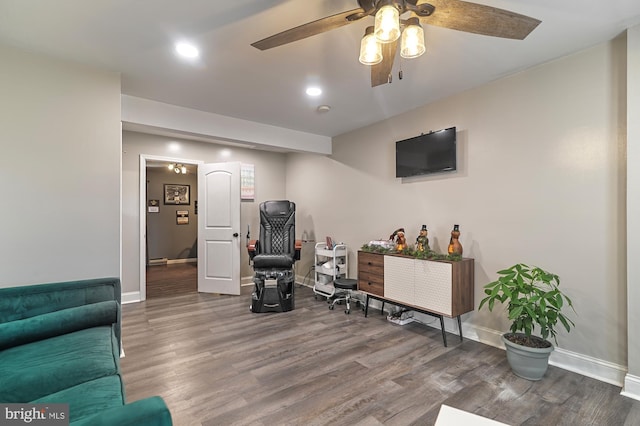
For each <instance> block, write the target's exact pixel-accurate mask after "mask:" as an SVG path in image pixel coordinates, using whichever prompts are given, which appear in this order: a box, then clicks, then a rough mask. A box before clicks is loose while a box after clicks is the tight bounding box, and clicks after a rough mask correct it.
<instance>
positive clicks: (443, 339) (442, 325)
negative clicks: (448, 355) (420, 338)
mask: <svg viewBox="0 0 640 426" xmlns="http://www.w3.org/2000/svg"><path fill="white" fill-rule="evenodd" d="M439 317H440V328H441V329H442V341H443V342H444V347H445V348H446V347H447V333H446V332H445V331H444V318H443V316H442V315H439Z"/></svg>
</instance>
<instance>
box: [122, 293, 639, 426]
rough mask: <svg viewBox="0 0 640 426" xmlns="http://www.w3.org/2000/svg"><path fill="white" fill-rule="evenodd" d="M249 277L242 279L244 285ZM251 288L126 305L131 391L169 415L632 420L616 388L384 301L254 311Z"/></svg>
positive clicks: (242, 420)
mask: <svg viewBox="0 0 640 426" xmlns="http://www.w3.org/2000/svg"><path fill="white" fill-rule="evenodd" d="M247 289H248V288H247ZM249 304H250V295H243V296H235V297H234V296H220V295H209V294H198V293H190V294H183V295H179V296H174V297H164V298H157V299H150V300H147V301H146V302H144V303H138V304H131V305H125V306H123V332H122V335H123V342H124V350H125V353H126V357H125V358H123V359H122V360H121V363H122V370H123V377H124V381H125V386H126V392H127V399H128V400H129V401H133V400H136V399H140V398H144V397H147V396H151V395H160V396H162V397H163V398H164V399H165V401H166V402H167V404H168V406H169V408H170V410H171V412H172V416H173V420H174V424H176V425H207V426H213V425H216V426H218V425H432V424H434V422H435V420H436V417H437V415H438V410H439V409H440V405H441V404H447V405H449V406H452V407H455V408H459V409H462V410H465V411H469V412H472V413H476V414H479V415H481V416H485V417H489V418H494V419H496V420H498V421H501V422H504V423H507V424H510V425H572V426H573V425H607V426H610V425H638V424H640V402H638V401H634V400H632V399H628V398H625V397H623V396H620V394H619V393H620V388H618V387H615V386H612V385H608V384H606V383H603V382H600V381H597V380H594V379H590V378H587V377H584V376H581V375H578V374H575V373H571V372H568V371H565V370H562V369H559V368H556V367H550V368H549V371H548V372H547V375H546V376H545V378H544V379H543V380H542V381H539V382H529V381H527V380H524V379H520V378H518V377H516V376H514V375H513V374H512V373H511V371H510V369H509V366H508V364H507V361H506V357H505V353H504V351H502V350H500V349H496V348H493V347H490V346H486V345H483V344H480V343H477V342H473V341H469V340H465V341H464V342H462V343H460V341H459V338H458V337H457V336H455V335H451V334H449V335H447V339H448V341H449V347H448V348H445V347H444V346H443V345H442V338H441V334H440V331H439V330H437V329H434V328H431V327H427V326H424V325H421V324H417V323H412V324H408V325H405V326H398V325H394V324H391V323H389V322H388V321H386V319H385V317H384V316H381V315H379V313H378V312H379V311H375V310H373V311H370V315H369V317H368V318H364V314H363V313H362V312H361V311H360V310H358V309H352V312H351V314H350V315H345V314H344V311H343V310H342V309H335V310H333V311H330V310H329V309H328V308H327V304H326V302H324V301H320V300H315V299H314V296H313V292H312V291H311V290H310V289H309V288H306V287H297V288H296V309H295V310H293V311H291V312H286V313H269V314H253V313H251V312H249Z"/></svg>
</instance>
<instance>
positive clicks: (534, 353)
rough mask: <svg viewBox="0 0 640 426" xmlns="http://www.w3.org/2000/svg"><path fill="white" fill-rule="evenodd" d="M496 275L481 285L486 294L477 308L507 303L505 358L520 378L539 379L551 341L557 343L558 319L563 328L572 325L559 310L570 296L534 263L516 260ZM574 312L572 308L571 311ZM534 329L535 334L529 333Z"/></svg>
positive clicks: (566, 303) (548, 353) (551, 346)
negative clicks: (507, 328)
mask: <svg viewBox="0 0 640 426" xmlns="http://www.w3.org/2000/svg"><path fill="white" fill-rule="evenodd" d="M498 275H500V277H499V278H498V279H497V280H496V281H493V282H491V283H489V284H487V285H485V286H484V292H485V294H486V295H487V296H486V297H485V298H484V299H482V301H480V306H479V307H478V309H481V308H482V307H483V306H485V305H486V306H487V308H488V309H489V311H493V308H494V306H495V303H496V302H500V303H501V304H506V305H507V313H508V317H509V320H510V321H512V323H511V329H510V333H505V334H503V335H502V341H503V342H504V345H505V348H506V350H507V360H508V361H509V365H510V366H511V369H512V371H513V372H514V373H515V374H516V375H517V376H520V377H522V378H524V379H528V380H540V379H542V377H543V376H544V374H545V373H546V371H547V368H548V366H549V355H550V354H551V352H552V351H553V344H552V343H551V342H550V341H548V340H547V338H548V337H549V336H551V337H553V340H554V342H555V343H556V344H558V342H557V339H556V334H557V333H556V325H558V322H560V323H561V324H562V325H563V326H564V328H565V329H566V330H567V331H570V330H571V327H572V326H573V327H575V324H574V323H573V322H572V321H571V320H570V319H569V318H567V317H566V316H565V315H564V314H563V313H562V310H563V308H565V307H570V308H571V309H572V310H573V303H572V302H571V299H569V297H567V296H566V295H565V294H563V293H562V292H561V291H560V289H559V288H558V287H559V286H560V278H559V277H558V276H557V275H555V274H552V273H551V272H547V271H545V270H543V269H541V268H539V267H537V266H529V265H526V264H524V263H518V264H516V265H514V266H512V267H510V268H508V269H504V270H502V271H498ZM574 312H575V310H574ZM536 327H537V328H538V330H537V332H538V333H539V336H536V335H533V332H534V330H535V329H536Z"/></svg>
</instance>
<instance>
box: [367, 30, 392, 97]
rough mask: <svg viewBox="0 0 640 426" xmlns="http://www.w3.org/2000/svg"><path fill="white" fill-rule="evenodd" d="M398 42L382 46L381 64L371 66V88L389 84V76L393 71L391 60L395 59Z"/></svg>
mask: <svg viewBox="0 0 640 426" xmlns="http://www.w3.org/2000/svg"><path fill="white" fill-rule="evenodd" d="M397 48H398V41H397V40H396V41H394V42H391V43H384V44H383V45H382V62H380V63H379V64H376V65H371V87H376V86H380V85H381V84H387V83H389V75H391V70H392V69H393V60H394V59H395V57H396V50H397Z"/></svg>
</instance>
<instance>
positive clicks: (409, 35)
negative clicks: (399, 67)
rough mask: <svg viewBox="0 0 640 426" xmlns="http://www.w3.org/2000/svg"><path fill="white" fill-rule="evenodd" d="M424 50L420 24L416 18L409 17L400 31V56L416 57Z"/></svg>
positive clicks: (422, 32)
mask: <svg viewBox="0 0 640 426" xmlns="http://www.w3.org/2000/svg"><path fill="white" fill-rule="evenodd" d="M424 52H425V47H424V30H423V29H422V27H421V26H420V21H419V20H418V18H410V19H408V20H407V26H406V27H405V29H404V31H402V42H401V43H400V56H402V57H403V58H407V59H411V58H417V57H418V56H420V55H422V54H423V53H424Z"/></svg>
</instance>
